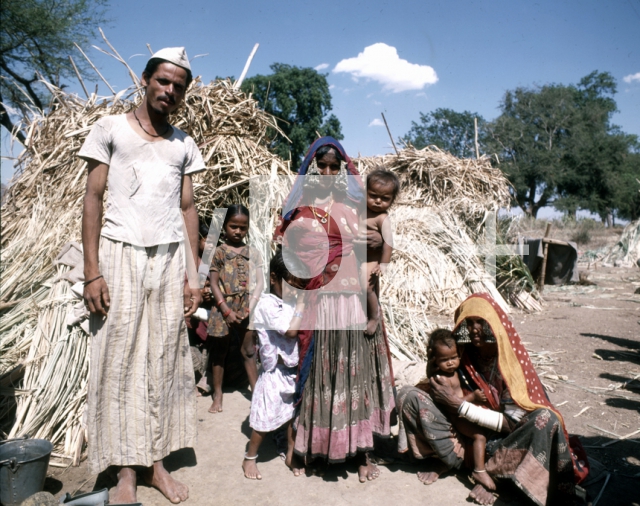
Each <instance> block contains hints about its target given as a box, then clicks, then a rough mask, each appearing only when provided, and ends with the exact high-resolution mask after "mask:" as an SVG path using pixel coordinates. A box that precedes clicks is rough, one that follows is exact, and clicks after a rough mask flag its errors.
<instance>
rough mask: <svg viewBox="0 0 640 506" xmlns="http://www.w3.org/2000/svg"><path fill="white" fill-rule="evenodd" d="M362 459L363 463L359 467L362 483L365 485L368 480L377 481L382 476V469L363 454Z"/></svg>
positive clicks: (359, 477)
mask: <svg viewBox="0 0 640 506" xmlns="http://www.w3.org/2000/svg"><path fill="white" fill-rule="evenodd" d="M361 459H362V460H361V461H360V462H361V463H360V465H359V466H358V479H359V480H360V483H365V482H367V480H368V481H371V480H375V479H376V478H377V477H378V476H380V469H378V466H376V465H375V464H374V463H373V462H371V460H370V459H369V455H367V454H366V453H363V454H362V457H361Z"/></svg>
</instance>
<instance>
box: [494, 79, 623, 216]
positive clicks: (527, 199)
mask: <svg viewBox="0 0 640 506" xmlns="http://www.w3.org/2000/svg"><path fill="white" fill-rule="evenodd" d="M615 93H616V82H615V79H614V78H613V77H612V76H611V74H609V73H608V72H598V71H595V72H592V73H591V74H589V75H587V76H585V77H584V78H582V79H581V80H580V82H579V83H578V84H577V85H556V84H552V85H546V86H542V87H537V88H531V89H530V88H517V89H516V90H513V91H507V92H506V93H505V96H504V99H503V101H502V103H501V114H500V116H499V117H498V118H496V119H495V120H494V121H492V122H491V123H490V124H488V125H487V133H488V134H487V138H486V142H487V145H488V147H489V149H490V150H492V151H493V152H495V153H497V154H498V155H499V157H500V159H501V163H500V167H501V168H502V169H503V171H504V172H505V173H506V175H507V177H508V178H509V180H510V181H511V183H512V184H513V186H514V188H515V191H514V195H513V197H514V200H515V201H516V203H517V204H518V205H519V206H520V207H522V209H523V210H524V211H525V212H527V213H529V214H531V215H533V216H534V217H535V216H536V215H537V213H538V211H539V209H540V208H542V207H544V206H547V205H553V206H554V207H556V209H559V210H562V211H565V212H567V213H568V214H570V215H574V216H575V213H576V211H577V210H578V209H585V210H588V211H591V212H593V213H597V214H598V215H599V216H600V217H601V218H602V219H603V221H605V222H608V223H611V219H612V217H613V215H614V211H616V209H618V208H619V207H620V205H622V203H621V200H620V197H619V195H620V191H621V190H620V184H621V183H620V181H621V180H622V179H625V177H626V176H624V174H623V173H624V171H625V170H626V169H625V167H626V165H625V163H627V162H625V160H626V159H627V155H628V154H629V153H630V150H631V148H632V145H633V143H634V142H635V140H634V139H635V137H634V136H630V135H627V134H625V133H623V132H621V131H620V129H619V128H618V127H616V126H615V125H612V124H611V117H612V115H613V113H614V112H615V111H616V103H615V100H614V98H613V97H614V95H615Z"/></svg>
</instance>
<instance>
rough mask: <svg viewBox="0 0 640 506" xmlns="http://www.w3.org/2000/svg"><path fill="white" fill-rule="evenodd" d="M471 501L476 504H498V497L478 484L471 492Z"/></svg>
mask: <svg viewBox="0 0 640 506" xmlns="http://www.w3.org/2000/svg"><path fill="white" fill-rule="evenodd" d="M469 499H471V500H472V501H473V502H475V503H476V504H482V505H488V504H493V503H494V502H496V496H495V495H493V494H492V493H491V492H489V491H488V490H487V489H486V488H484V487H483V486H482V485H480V483H478V484H477V485H476V486H475V487H473V490H472V491H471V492H469Z"/></svg>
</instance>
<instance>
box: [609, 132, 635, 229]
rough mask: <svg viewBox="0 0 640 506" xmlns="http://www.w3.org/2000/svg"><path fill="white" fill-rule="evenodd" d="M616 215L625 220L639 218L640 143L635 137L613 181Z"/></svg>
mask: <svg viewBox="0 0 640 506" xmlns="http://www.w3.org/2000/svg"><path fill="white" fill-rule="evenodd" d="M614 202H615V205H614V207H615V209H616V216H618V217H619V218H623V219H626V220H637V219H640V143H639V142H638V139H637V137H636V138H635V140H634V143H633V147H632V150H630V151H629V152H628V153H627V154H626V155H625V157H624V161H623V164H622V169H621V170H620V171H619V173H618V174H617V177H616V179H615V182H614Z"/></svg>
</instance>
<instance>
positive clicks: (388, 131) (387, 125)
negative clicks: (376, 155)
mask: <svg viewBox="0 0 640 506" xmlns="http://www.w3.org/2000/svg"><path fill="white" fill-rule="evenodd" d="M380 114H382V120H383V121H384V126H386V127H387V133H388V134H389V139H391V144H392V145H393V150H394V151H395V152H396V156H398V148H396V143H395V142H393V136H392V135H391V130H389V124H388V123H387V118H385V117H384V113H383V112H381V113H380Z"/></svg>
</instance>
